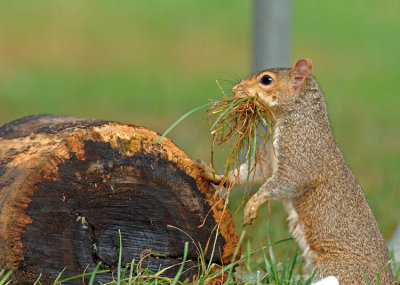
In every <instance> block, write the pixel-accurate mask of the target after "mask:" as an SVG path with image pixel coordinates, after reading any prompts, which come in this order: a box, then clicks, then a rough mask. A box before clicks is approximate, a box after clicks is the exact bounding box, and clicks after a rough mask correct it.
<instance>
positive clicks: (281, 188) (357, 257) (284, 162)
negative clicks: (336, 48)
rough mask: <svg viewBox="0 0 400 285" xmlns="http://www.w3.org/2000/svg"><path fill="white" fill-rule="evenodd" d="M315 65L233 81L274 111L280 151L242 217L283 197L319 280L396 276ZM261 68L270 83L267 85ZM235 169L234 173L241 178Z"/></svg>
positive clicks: (238, 90)
mask: <svg viewBox="0 0 400 285" xmlns="http://www.w3.org/2000/svg"><path fill="white" fill-rule="evenodd" d="M311 71H312V63H311V60H309V59H302V60H299V61H297V62H296V64H295V65H294V67H293V68H292V69H287V68H275V69H269V70H266V71H263V72H260V73H257V74H254V75H252V76H250V77H248V78H246V79H243V80H242V81H241V82H240V83H239V84H237V85H236V86H235V87H234V88H233V92H234V93H235V95H236V96H243V97H245V96H256V97H257V98H258V100H260V101H261V102H263V104H265V106H267V107H268V108H271V110H272V111H273V113H274V114H275V116H276V118H277V120H276V125H275V134H274V136H273V141H274V146H275V151H276V156H271V155H270V154H267V155H268V157H269V158H271V157H276V158H277V159H276V161H271V159H269V160H268V162H267V163H266V165H265V166H262V167H260V168H262V169H265V170H266V171H264V176H265V174H266V172H269V173H267V176H270V177H269V178H268V179H262V176H259V177H261V180H263V181H262V182H264V184H263V185H262V186H261V187H260V189H259V191H258V192H257V193H256V194H255V195H253V196H252V197H251V198H250V200H249V202H248V203H247V205H246V208H245V210H244V214H245V216H244V224H251V223H252V221H253V220H254V219H255V218H256V217H257V209H258V207H259V206H260V205H262V204H263V203H265V202H266V201H268V200H269V199H279V200H282V201H283V202H284V205H285V208H286V210H288V212H289V220H290V226H291V229H290V231H291V232H292V234H293V236H294V237H295V238H296V240H297V241H298V242H299V244H300V247H302V249H303V250H304V255H305V258H306V260H307V261H308V262H309V263H310V264H311V265H313V266H316V267H317V268H318V271H317V274H316V278H315V280H320V279H322V278H324V277H327V276H329V275H334V276H335V277H336V278H337V279H338V280H339V282H340V284H365V279H364V277H363V273H362V272H363V271H364V272H365V274H366V276H367V277H368V279H369V280H372V279H373V278H374V277H375V276H376V274H377V273H378V272H379V273H380V282H381V283H380V284H396V283H395V281H394V277H393V274H392V272H391V268H390V265H389V266H386V267H385V265H386V264H387V263H388V262H389V257H388V250H387V248H386V245H385V242H384V239H383V237H382V234H381V232H380V230H379V228H378V225H377V223H376V221H375V218H374V215H373V213H372V211H371V209H370V207H369V205H368V202H367V199H366V197H365V195H364V192H363V191H362V189H361V187H360V185H359V184H358V182H357V180H356V178H355V176H354V174H353V173H352V171H351V170H350V168H349V167H348V165H347V164H346V162H345V159H344V157H343V155H342V153H341V151H340V149H339V148H338V146H337V145H336V142H335V140H334V138H333V134H332V131H331V127H330V123H329V119H328V113H327V108H326V103H325V100H324V96H323V93H322V91H321V89H320V88H319V86H318V84H317V82H316V80H315V79H314V78H313V77H312V76H311ZM264 75H270V76H271V78H272V79H273V83H272V84H270V85H268V86H265V85H262V84H261V82H260V78H262V77H263V76H264ZM271 164H273V165H274V167H271ZM271 169H273V172H271ZM234 174H235V173H233V174H231V175H230V178H231V179H233V178H235V179H234V180H235V182H239V183H241V182H244V181H242V180H243V179H239V178H238V176H239V175H234ZM240 176H241V177H247V175H240ZM219 178H220V177H216V178H215V177H214V181H216V182H218V181H220V180H218V179H219Z"/></svg>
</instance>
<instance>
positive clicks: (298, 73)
mask: <svg viewBox="0 0 400 285" xmlns="http://www.w3.org/2000/svg"><path fill="white" fill-rule="evenodd" d="M311 74H312V61H311V59H309V58H303V59H299V60H298V61H296V63H295V64H294V65H293V67H292V70H291V71H290V79H291V81H292V88H293V89H294V90H298V89H300V88H301V87H302V86H303V84H304V82H305V81H306V79H307V76H308V75H311Z"/></svg>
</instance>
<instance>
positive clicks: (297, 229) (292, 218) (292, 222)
mask: <svg viewBox="0 0 400 285" xmlns="http://www.w3.org/2000/svg"><path fill="white" fill-rule="evenodd" d="M282 203H283V207H284V208H285V210H286V212H287V213H288V221H289V231H290V233H291V235H292V236H293V237H294V239H295V240H296V241H297V243H298V244H299V247H300V249H301V250H302V251H303V257H304V260H305V261H306V267H307V268H308V269H310V268H312V267H314V263H315V262H314V261H315V258H316V257H317V256H318V255H319V253H318V252H317V251H315V250H312V249H311V248H310V245H309V244H308V242H307V240H306V237H305V235H304V224H303V223H302V222H301V221H299V215H298V214H297V212H296V209H295V208H294V206H293V202H292V201H290V200H283V201H282Z"/></svg>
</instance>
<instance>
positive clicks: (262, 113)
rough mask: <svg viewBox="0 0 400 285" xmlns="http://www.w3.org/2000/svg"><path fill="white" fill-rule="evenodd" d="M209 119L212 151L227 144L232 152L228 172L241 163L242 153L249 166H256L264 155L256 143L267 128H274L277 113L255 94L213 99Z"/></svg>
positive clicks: (227, 167) (260, 146)
mask: <svg viewBox="0 0 400 285" xmlns="http://www.w3.org/2000/svg"><path fill="white" fill-rule="evenodd" d="M206 112H207V121H208V122H209V123H210V125H211V136H212V150H211V153H212V155H213V152H214V150H215V147H216V146H218V145H221V144H223V143H228V145H229V146H230V153H229V157H228V160H227V164H226V169H225V174H227V173H228V171H229V170H231V169H233V168H236V167H239V166H240V154H241V153H242V151H244V152H245V153H246V159H247V161H248V162H249V166H250V165H253V166H254V165H256V164H257V162H259V161H260V160H261V157H262V154H263V147H262V145H257V137H258V136H260V137H261V138H263V140H265V133H264V132H263V130H262V128H261V129H260V125H261V126H263V127H265V130H266V131H269V132H270V131H271V128H272V125H273V121H274V115H273V113H272V112H271V110H269V109H268V108H266V107H265V106H264V105H262V104H261V103H260V102H259V101H258V100H257V99H256V98H255V97H246V98H238V97H235V96H233V97H231V98H226V97H224V98H223V100H221V101H212V102H211V106H210V107H209V108H208V109H207V111H206Z"/></svg>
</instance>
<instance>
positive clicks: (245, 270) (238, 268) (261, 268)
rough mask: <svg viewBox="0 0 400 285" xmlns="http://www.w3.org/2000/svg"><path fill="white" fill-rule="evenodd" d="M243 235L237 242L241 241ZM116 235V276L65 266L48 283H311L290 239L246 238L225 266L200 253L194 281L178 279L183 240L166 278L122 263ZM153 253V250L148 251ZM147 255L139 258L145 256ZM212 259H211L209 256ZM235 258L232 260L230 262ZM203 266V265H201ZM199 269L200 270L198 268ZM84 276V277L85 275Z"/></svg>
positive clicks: (2, 277)
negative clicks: (261, 242)
mask: <svg viewBox="0 0 400 285" xmlns="http://www.w3.org/2000/svg"><path fill="white" fill-rule="evenodd" d="M243 236H244V235H242V238H241V241H243ZM119 237H120V248H119V258H118V266H117V269H116V273H117V274H116V278H115V275H112V273H111V272H109V271H108V270H101V269H100V268H101V263H98V264H97V266H96V267H95V268H94V270H93V272H86V271H85V272H83V273H82V274H79V275H76V276H72V277H68V278H63V277H62V274H63V273H64V271H65V269H64V270H63V271H61V272H60V274H59V275H58V276H57V278H56V279H55V280H54V282H53V283H52V284H53V285H58V284H68V282H70V281H72V280H77V279H78V280H81V279H82V278H84V277H89V283H88V284H89V285H93V284H102V283H101V282H98V281H96V275H99V274H102V275H103V276H104V274H108V275H110V277H112V279H113V281H110V282H108V283H104V284H115V285H131V284H135V285H137V284H160V285H162V284H172V285H183V284H194V285H200V284H205V282H207V281H210V280H211V279H214V278H221V275H222V274H224V273H226V274H227V276H226V279H225V283H224V284H266V283H268V284H281V285H286V284H298V285H308V284H311V280H312V278H313V276H314V274H306V273H304V272H303V269H302V266H303V263H302V260H301V258H300V256H299V254H298V250H296V251H295V252H294V254H292V255H291V254H290V246H291V243H292V242H293V240H292V239H291V238H287V239H284V240H280V241H277V242H271V241H270V240H269V239H268V243H267V244H266V245H265V246H263V247H261V248H259V249H257V250H250V248H251V246H250V241H248V242H247V247H248V249H249V251H248V252H247V254H246V255H245V256H242V257H241V258H240V259H238V260H236V254H237V251H236V252H235V254H234V256H233V258H232V260H233V262H232V263H231V264H229V265H225V266H224V267H221V266H219V265H215V264H214V265H213V264H208V265H206V264H205V263H204V261H205V259H204V255H202V256H201V257H199V264H198V266H199V268H201V267H203V269H205V270H204V273H203V274H200V275H199V276H198V277H197V278H196V279H195V280H194V281H192V280H188V279H186V280H182V278H181V276H182V273H183V272H184V271H183V270H184V264H185V261H186V257H187V253H188V249H189V247H188V243H185V246H184V256H183V258H182V262H180V263H179V264H177V265H178V266H179V270H178V272H177V274H176V275H175V276H174V277H172V278H170V277H165V276H163V272H164V271H165V270H166V269H168V268H163V269H161V270H160V271H158V272H153V271H151V270H149V269H146V268H143V269H142V268H141V266H140V265H141V261H140V260H139V261H138V262H135V260H132V262H131V263H128V264H125V265H122V264H121V259H122V254H123V245H122V240H121V233H120V232H119ZM279 246H283V247H284V248H285V255H284V257H283V259H282V260H279V258H277V257H275V253H274V249H275V248H276V247H279ZM150 254H155V253H150ZM256 254H259V255H261V256H262V261H261V262H260V263H253V260H254V259H253V256H254V255H256ZM146 257H147V256H145V257H143V258H146ZM210 259H212V258H210ZM234 260H236V261H234ZM205 267H206V268H205ZM211 269H215V270H211ZM199 272H202V271H200V270H199ZM11 274H12V272H11V271H9V272H7V273H5V272H4V271H1V272H0V285H2V284H9V283H8V282H10V278H11ZM40 279H41V276H39V277H38V278H37V280H36V282H35V284H37V285H40V284H42V283H41V281H40ZM85 279H87V278H85Z"/></svg>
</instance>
